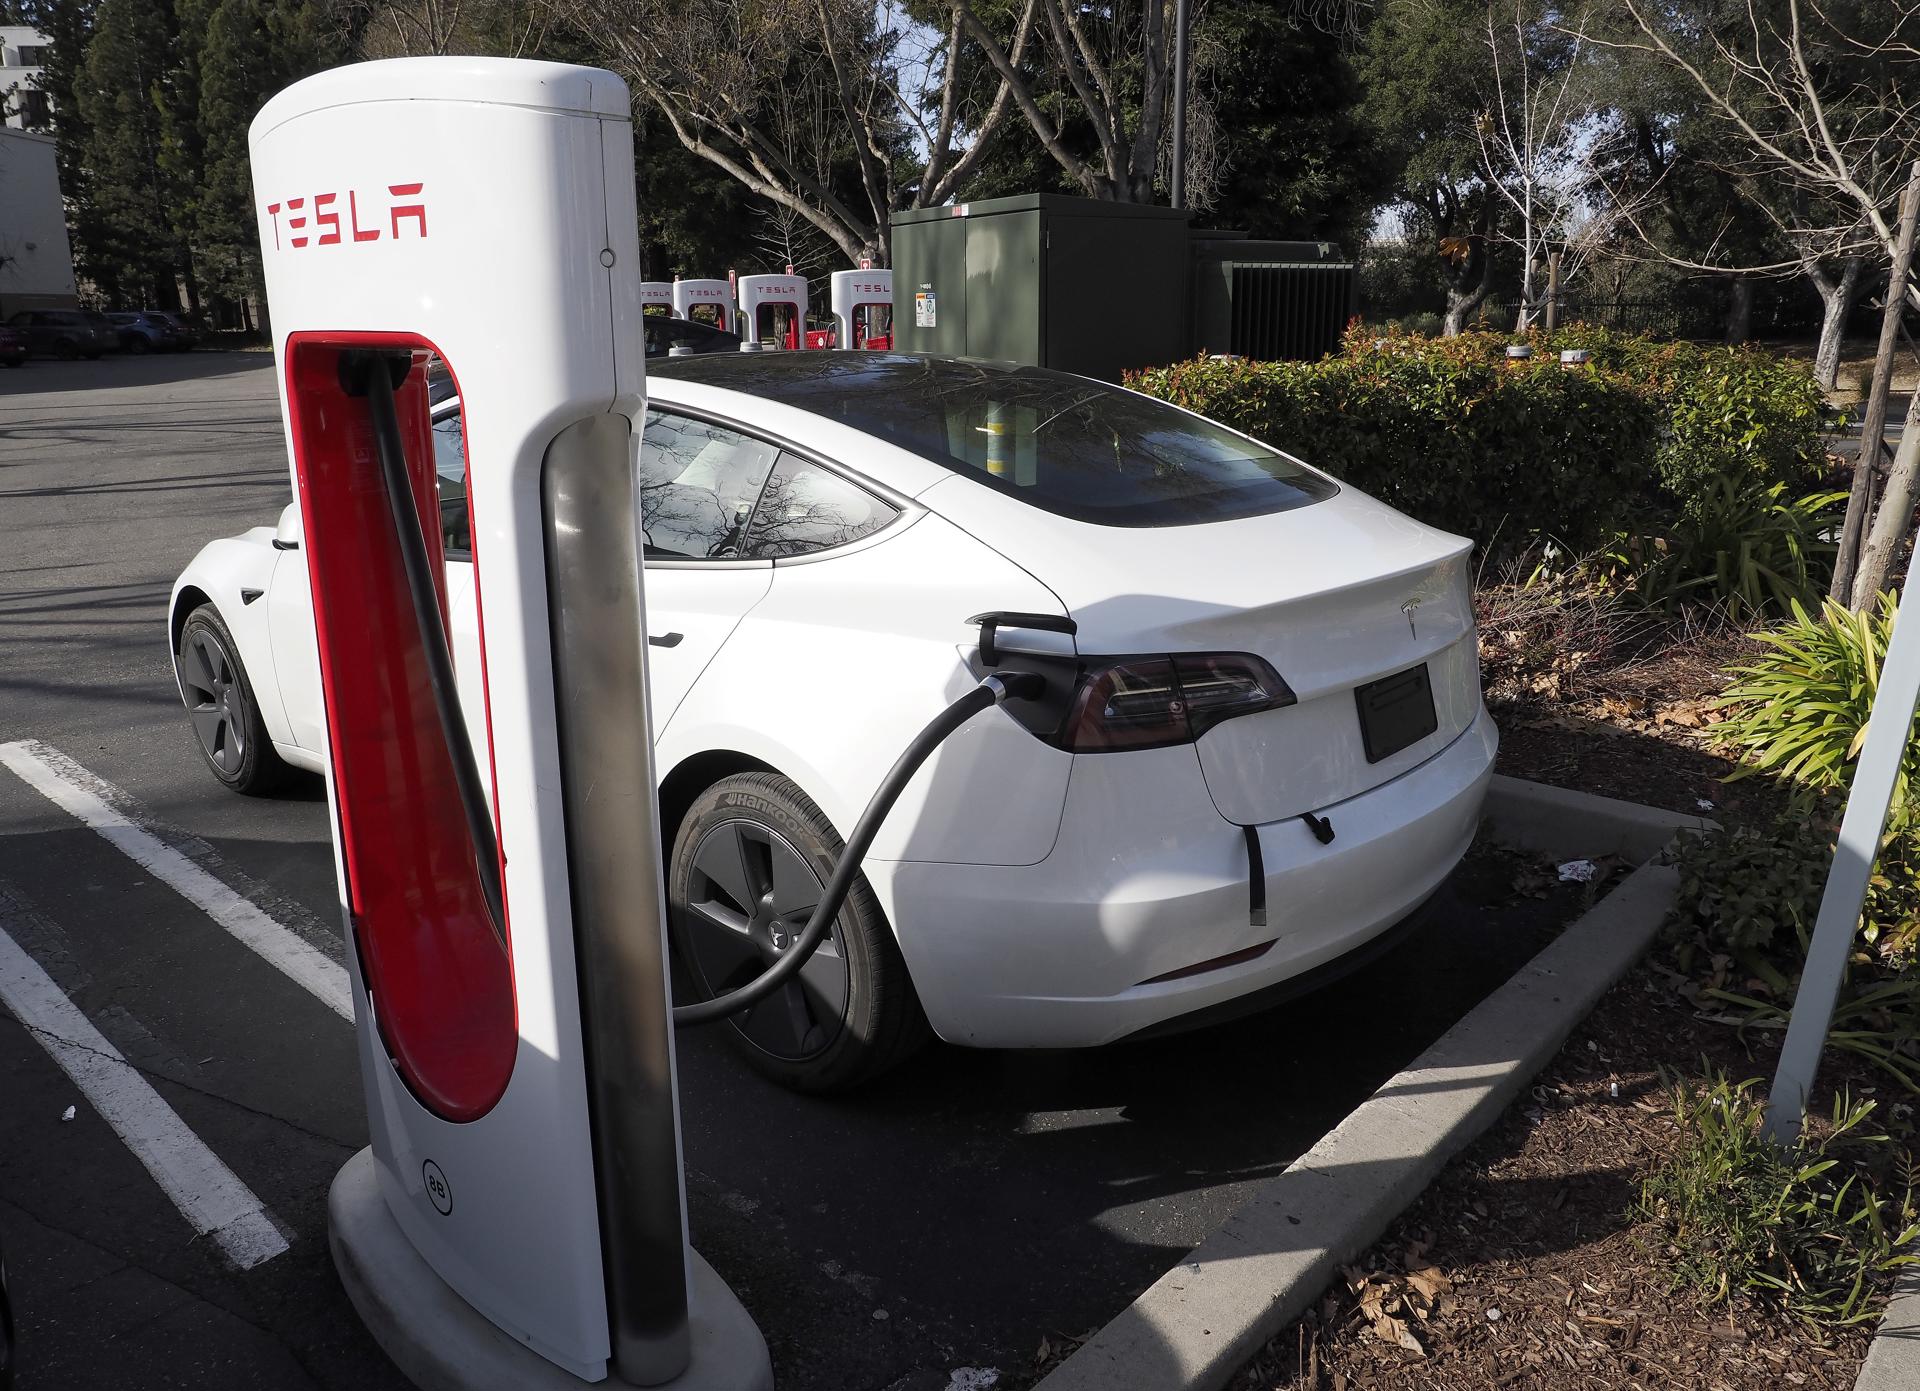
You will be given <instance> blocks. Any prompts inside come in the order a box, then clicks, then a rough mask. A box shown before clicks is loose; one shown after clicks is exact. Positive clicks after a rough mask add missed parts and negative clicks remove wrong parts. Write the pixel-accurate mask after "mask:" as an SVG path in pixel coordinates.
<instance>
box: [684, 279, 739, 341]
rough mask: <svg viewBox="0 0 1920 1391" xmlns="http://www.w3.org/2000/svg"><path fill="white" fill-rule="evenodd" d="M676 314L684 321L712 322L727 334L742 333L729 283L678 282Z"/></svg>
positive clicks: (731, 287)
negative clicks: (738, 324)
mask: <svg viewBox="0 0 1920 1391" xmlns="http://www.w3.org/2000/svg"><path fill="white" fill-rule="evenodd" d="M696 309H698V310H700V311H702V312H700V313H696V312H695V310H696ZM673 312H674V314H675V316H677V317H678V318H682V319H698V320H703V321H704V320H708V319H710V320H711V322H712V324H713V326H714V327H715V328H717V329H719V330H721V331H722V332H724V333H737V332H739V330H738V328H737V327H736V325H735V323H734V313H733V286H732V284H731V283H729V282H728V281H725V280H676V281H674V282H673ZM742 336H743V337H744V336H745V335H744V334H743V335H742Z"/></svg>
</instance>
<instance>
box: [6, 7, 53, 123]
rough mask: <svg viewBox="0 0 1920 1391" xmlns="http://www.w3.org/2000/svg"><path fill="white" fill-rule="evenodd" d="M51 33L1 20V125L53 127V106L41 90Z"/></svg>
mask: <svg viewBox="0 0 1920 1391" xmlns="http://www.w3.org/2000/svg"><path fill="white" fill-rule="evenodd" d="M47 44H48V40H47V36H46V35H45V34H42V33H41V32H40V31H39V30H37V29H29V28H27V27H26V26H25V25H24V24H0V125H5V126H11V127H12V128H13V129H15V130H51V129H53V106H52V104H51V103H50V102H48V100H47V94H46V93H45V92H43V91H41V90H40V71H41V60H42V58H43V57H44V56H45V54H46V50H47Z"/></svg>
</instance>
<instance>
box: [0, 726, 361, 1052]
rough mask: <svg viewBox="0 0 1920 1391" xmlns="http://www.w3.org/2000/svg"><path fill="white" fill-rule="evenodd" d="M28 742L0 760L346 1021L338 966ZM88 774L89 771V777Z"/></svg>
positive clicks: (0, 754) (349, 1013)
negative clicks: (129, 817)
mask: <svg viewBox="0 0 1920 1391" xmlns="http://www.w3.org/2000/svg"><path fill="white" fill-rule="evenodd" d="M53 752H54V751H53V750H51V749H48V748H47V747H46V746H45V745H43V744H40V743H39V742H37V741H36V740H32V739H22V740H17V741H15V742H14V743H11V744H0V763H4V764H5V765H6V766H7V767H8V768H10V769H12V770H13V772H14V773H15V774H16V775H17V776H18V777H19V778H20V780H21V781H22V782H24V783H26V784H27V786H29V787H31V788H32V789H33V790H34V791H36V792H38V793H40V795H41V796H43V797H45V798H46V799H47V800H48V801H50V802H52V803H53V804H54V805H55V806H57V807H59V808H60V809H61V810H63V811H65V812H66V813H67V814H68V815H70V816H72V817H73V818H74V819H75V820H77V821H79V822H80V823H81V824H83V825H85V826H86V827H88V828H89V829H90V830H92V831H93V832H94V833H95V834H96V835H98V836H99V837H100V838H101V839H102V840H104V841H106V842H107V844H109V845H111V846H113V847H114V849H116V850H118V851H120V852H121V853H122V854H123V855H125V856H126V857H127V858H128V859H130V860H132V861H133V862H134V863H135V864H137V865H139V866H140V867H141V868H142V869H144V870H146V871H147V872H148V873H150V874H151V875H153V877H154V878H156V879H158V880H160V881H161V882H162V883H163V884H166V885H167V886H168V887H169V888H171V889H173V890H174V891H175V892H176V893H178V894H179V895H180V896H181V897H182V898H184V899H186V900H187V902H189V903H191V904H193V905H194V906H195V907H196V908H199V909H200V910H201V911H202V912H204V913H205V914H206V915H207V916H208V917H210V918H212V919H213V920H214V921H215V922H217V923H219V924H220V926H221V927H223V928H225V929H226V930H227V931H228V932H229V933H230V934H232V936H233V937H234V938H235V940H237V941H239V942H240V943H241V944H242V945H243V946H246V947H248V948H250V949H251V950H252V951H253V952H254V953H255V954H257V955H258V956H259V957H260V958H261V959H262V960H263V961H265V962H266V963H267V964H268V965H270V966H272V967H274V968H275V969H276V970H278V971H280V972H281V973H282V974H283V975H285V976H286V977H287V979H289V980H291V981H292V982H293V983H294V984H295V985H297V986H299V987H300V988H301V989H303V990H305V991H307V993H309V994H310V995H312V996H313V997H314V998H315V999H316V1000H318V1001H320V1003H321V1004H323V1005H325V1006H326V1007H327V1008H328V1009H330V1010H332V1011H333V1012H334V1013H335V1014H337V1015H339V1016H340V1017H341V1018H342V1019H344V1020H346V1021H347V1022H348V1023H352V1022H353V993H352V988H351V986H350V985H349V983H348V980H347V972H346V968H345V967H343V966H341V965H340V964H339V963H338V962H335V961H332V960H330V959H328V957H327V956H326V955H325V954H324V953H322V952H320V951H318V950H317V949H315V948H314V946H313V945H312V944H311V943H309V942H307V941H306V940H305V939H304V938H302V937H301V936H300V935H299V934H298V933H296V932H294V931H293V930H292V929H291V928H289V927H287V926H286V925H285V924H284V923H281V922H279V921H278V920H276V919H274V918H272V917H270V916H268V914H267V913H266V912H265V911H263V910H262V909H261V908H260V907H259V906H258V905H257V904H255V903H254V902H253V901H252V900H251V899H248V898H245V897H243V896H242V895H240V894H239V893H236V892H235V891H234V890H233V889H232V888H230V887H228V886H227V885H226V884H223V883H221V882H220V880H218V879H216V878H214V876H213V875H211V874H209V873H207V871H206V870H204V869H202V868H201V867H200V866H199V865H197V864H195V863H194V862H193V861H192V860H190V859H188V858H187V857H186V856H185V855H183V854H181V853H180V852H179V851H178V850H176V849H174V848H173V847H172V846H171V845H168V844H167V843H166V842H165V841H163V840H161V839H160V838H159V837H158V836H156V835H154V834H153V833H152V832H151V831H149V830H147V829H146V828H145V827H142V826H137V825H135V824H134V823H133V822H132V821H131V820H129V819H128V818H127V817H126V815H125V814H123V813H122V812H120V811H119V810H118V809H116V808H115V807H113V806H112V805H110V804H109V803H108V802H107V800H106V799H105V798H103V797H102V796H100V794H99V793H98V792H96V791H94V790H93V789H92V788H90V787H88V786H86V785H85V784H84V783H83V782H82V781H81V780H80V778H78V777H76V776H74V775H73V774H72V773H69V772H68V771H67V770H66V769H65V768H63V767H61V766H59V764H61V763H67V762H69V761H70V760H67V759H65V758H60V759H59V760H58V763H56V762H55V761H54V759H53V758H50V757H48V755H51V754H53ZM88 776H89V777H91V776H92V775H91V774H89V775H88Z"/></svg>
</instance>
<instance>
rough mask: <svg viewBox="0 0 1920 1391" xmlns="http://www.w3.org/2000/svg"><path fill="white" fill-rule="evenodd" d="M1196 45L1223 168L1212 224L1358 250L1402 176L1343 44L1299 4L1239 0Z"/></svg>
mask: <svg viewBox="0 0 1920 1391" xmlns="http://www.w3.org/2000/svg"><path fill="white" fill-rule="evenodd" d="M1194 41H1195V49H1196V53H1197V55H1198V56H1199V59H1200V62H1199V63H1198V65H1197V66H1198V69H1199V70H1198V72H1197V73H1196V78H1197V85H1200V86H1202V87H1203V88H1204V90H1205V92H1206V94H1207V104H1208V107H1209V108H1210V109H1209V116H1210V118H1211V121H1212V125H1213V128H1214V131H1215V141H1216V148H1217V154H1216V158H1217V160H1218V163H1219V169H1220V172H1219V174H1218V176H1217V183H1218V186H1219V193H1218V195H1217V196H1216V197H1215V198H1213V199H1212V200H1211V206H1209V207H1207V208H1206V209H1205V210H1206V212H1207V213H1208V215H1209V218H1210V220H1211V221H1212V222H1213V223H1214V224H1215V225H1217V226H1221V227H1234V228H1241V229H1244V230H1246V231H1248V232H1251V233H1253V234H1254V235H1255V236H1263V237H1282V238H1293V239H1300V240H1310V241H1318V240H1326V241H1335V242H1341V243H1343V244H1345V245H1346V246H1347V247H1348V249H1349V250H1357V249H1358V246H1359V244H1360V242H1361V241H1362V240H1364V238H1365V237H1366V234H1367V232H1368V230H1369V224H1370V223H1371V222H1372V220H1373V213H1374V209H1376V208H1377V207H1379V206H1380V205H1381V204H1382V203H1384V202H1385V201H1386V200H1387V198H1388V197H1389V196H1390V194H1391V193H1392V190H1393V183H1394V176H1395V174H1396V173H1397V172H1398V171H1397V170H1396V169H1395V168H1394V166H1393V165H1392V164H1391V162H1390V160H1389V158H1388V155H1387V152H1386V151H1385V150H1383V148H1382V147H1381V144H1380V142H1379V140H1378V139H1377V137H1376V135H1375V133H1374V131H1373V130H1372V128H1371V127H1370V126H1369V125H1368V124H1367V123H1366V122H1365V121H1364V120H1363V119H1362V115H1361V97H1362V90H1361V84H1360V77H1359V74H1358V73H1356V72H1355V71H1354V65H1353V62H1352V61H1351V58H1350V55H1349V54H1348V52H1347V51H1346V48H1345V46H1344V45H1343V43H1342V40H1341V37H1340V36H1339V35H1338V34H1334V33H1329V32H1328V31H1327V30H1325V29H1323V28H1319V27H1316V26H1314V25H1312V24H1308V23H1306V22H1304V21H1303V20H1302V19H1301V18H1300V15H1299V6H1298V5H1297V4H1295V3H1291V0H1239V3H1219V4H1214V5H1212V6H1209V7H1208V8H1207V9H1206V10H1204V11H1202V13H1201V20H1200V23H1199V25H1198V26H1197V27H1196V30H1195V33H1194Z"/></svg>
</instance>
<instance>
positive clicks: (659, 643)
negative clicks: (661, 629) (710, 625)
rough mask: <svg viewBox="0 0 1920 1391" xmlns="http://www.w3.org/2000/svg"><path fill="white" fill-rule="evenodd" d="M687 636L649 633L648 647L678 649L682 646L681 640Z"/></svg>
mask: <svg viewBox="0 0 1920 1391" xmlns="http://www.w3.org/2000/svg"><path fill="white" fill-rule="evenodd" d="M685 636H686V634H685V633H658V634H654V633H649V634H648V635H647V646H649V647H678V646H679V645H680V639H681V638H683V637H685Z"/></svg>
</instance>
